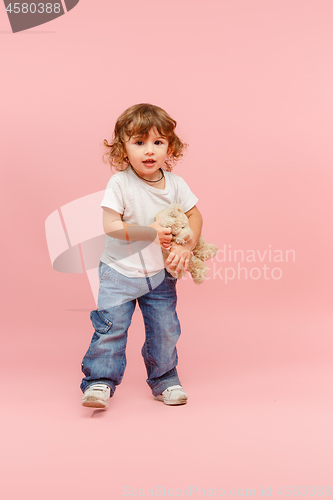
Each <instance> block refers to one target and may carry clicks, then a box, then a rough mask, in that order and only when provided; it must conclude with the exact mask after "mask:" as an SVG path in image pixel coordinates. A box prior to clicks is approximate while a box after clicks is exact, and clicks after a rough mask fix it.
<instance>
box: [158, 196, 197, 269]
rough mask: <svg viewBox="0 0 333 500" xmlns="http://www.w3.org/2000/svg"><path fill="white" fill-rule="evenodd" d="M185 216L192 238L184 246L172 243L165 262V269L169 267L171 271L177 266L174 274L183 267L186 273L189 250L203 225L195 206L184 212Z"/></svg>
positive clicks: (193, 245) (194, 243) (195, 242)
mask: <svg viewBox="0 0 333 500" xmlns="http://www.w3.org/2000/svg"><path fill="white" fill-rule="evenodd" d="M185 215H187V217H188V222H189V225H190V227H191V229H192V231H193V237H192V239H191V240H190V241H189V242H188V243H187V244H186V245H177V244H175V243H174V244H173V245H172V250H171V252H170V254H169V256H168V258H167V260H166V261H165V265H166V267H169V269H171V270H173V268H174V267H175V266H177V267H176V269H174V271H175V272H176V273H178V272H179V271H180V270H181V269H182V267H183V266H184V271H185V272H186V271H187V269H188V265H189V262H190V255H191V250H192V249H193V248H194V247H195V245H196V244H197V242H198V240H199V238H200V235H201V230H202V224H203V218H202V215H201V213H200V212H199V210H198V209H197V207H196V206H194V207H193V208H191V210H189V211H188V212H186V214H185ZM177 264H178V265H177Z"/></svg>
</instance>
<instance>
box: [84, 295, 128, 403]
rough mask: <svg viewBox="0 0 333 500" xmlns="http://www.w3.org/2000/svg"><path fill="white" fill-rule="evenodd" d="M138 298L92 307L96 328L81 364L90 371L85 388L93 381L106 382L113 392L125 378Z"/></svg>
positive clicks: (92, 317) (85, 371)
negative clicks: (101, 307)
mask: <svg viewBox="0 0 333 500" xmlns="http://www.w3.org/2000/svg"><path fill="white" fill-rule="evenodd" d="M135 305H136V300H131V301H129V302H126V303H125V304H121V305H119V306H115V307H111V308H109V309H103V310H98V309H97V310H95V311H91V313H90V319H91V322H92V324H93V327H94V328H95V332H94V334H93V337H92V339H91V342H90V346H89V349H88V351H87V352H86V354H85V356H84V358H83V360H82V364H81V368H82V372H83V373H84V374H85V375H86V376H85V377H84V378H83V379H82V383H81V386H80V387H81V390H82V392H85V390H86V389H87V388H88V387H89V386H90V385H92V384H96V383H102V384H106V385H108V386H109V387H110V389H111V396H112V395H113V393H114V392H115V390H116V386H117V385H119V384H120V382H121V381H122V378H123V375H124V372H125V368H126V354H125V349H126V343H127V332H128V328H129V326H130V324H131V320H132V315H133V312H134V309H135Z"/></svg>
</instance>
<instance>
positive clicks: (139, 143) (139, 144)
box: [135, 141, 143, 146]
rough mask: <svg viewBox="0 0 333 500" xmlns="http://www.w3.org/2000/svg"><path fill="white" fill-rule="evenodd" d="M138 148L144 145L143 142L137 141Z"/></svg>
mask: <svg viewBox="0 0 333 500" xmlns="http://www.w3.org/2000/svg"><path fill="white" fill-rule="evenodd" d="M135 144H137V145H138V146H141V144H143V141H136V143H135Z"/></svg>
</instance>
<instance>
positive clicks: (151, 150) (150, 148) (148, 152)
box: [145, 142, 154, 155]
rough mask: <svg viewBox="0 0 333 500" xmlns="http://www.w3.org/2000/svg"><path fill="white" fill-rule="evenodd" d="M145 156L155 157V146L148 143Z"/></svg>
mask: <svg viewBox="0 0 333 500" xmlns="http://www.w3.org/2000/svg"><path fill="white" fill-rule="evenodd" d="M145 154H146V155H153V154H154V150H153V145H152V144H150V143H149V142H147V144H146V151H145Z"/></svg>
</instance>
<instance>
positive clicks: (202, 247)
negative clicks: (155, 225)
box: [156, 203, 218, 285]
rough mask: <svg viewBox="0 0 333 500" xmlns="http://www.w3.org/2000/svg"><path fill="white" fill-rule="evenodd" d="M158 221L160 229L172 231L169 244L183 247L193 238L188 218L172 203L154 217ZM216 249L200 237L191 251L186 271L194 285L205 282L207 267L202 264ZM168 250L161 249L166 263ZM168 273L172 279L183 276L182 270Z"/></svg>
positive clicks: (214, 253)
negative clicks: (169, 228)
mask: <svg viewBox="0 0 333 500" xmlns="http://www.w3.org/2000/svg"><path fill="white" fill-rule="evenodd" d="M158 219H161V220H160V225H161V226H162V227H171V229H172V239H171V243H173V242H174V243H177V244H178V245H185V244H186V243H188V242H189V241H190V240H191V239H192V237H193V231H192V229H191V227H190V224H189V222H188V217H187V216H186V215H185V214H184V211H183V209H182V208H181V206H180V205H178V204H177V203H172V204H171V205H169V206H168V207H167V208H165V209H164V210H161V211H160V212H159V213H158V214H157V215H156V220H158ZM217 251H218V248H217V246H216V245H209V244H208V243H206V242H205V240H204V238H203V236H202V235H201V236H200V238H199V240H198V242H197V244H196V245H195V247H194V248H193V249H192V252H191V257H190V262H189V266H188V271H189V273H190V274H191V276H192V279H193V281H194V283H196V284H197V285H200V284H201V283H203V282H204V281H205V278H206V274H207V270H208V268H207V266H206V264H205V263H204V261H205V260H208V259H211V258H212V257H214V256H215V255H216V254H217ZM169 253H170V250H168V249H166V248H162V254H163V259H164V262H165V261H166V259H167V257H168V255H169ZM168 272H169V273H170V274H171V275H172V276H173V277H174V278H178V279H180V278H182V277H183V276H184V274H185V273H184V269H181V270H180V272H179V273H178V274H176V273H175V272H174V271H173V270H169V269H168Z"/></svg>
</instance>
